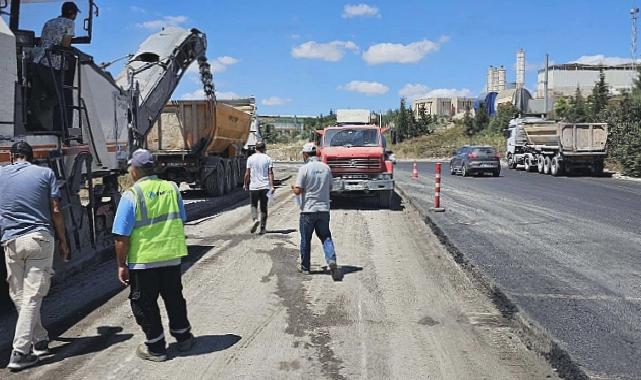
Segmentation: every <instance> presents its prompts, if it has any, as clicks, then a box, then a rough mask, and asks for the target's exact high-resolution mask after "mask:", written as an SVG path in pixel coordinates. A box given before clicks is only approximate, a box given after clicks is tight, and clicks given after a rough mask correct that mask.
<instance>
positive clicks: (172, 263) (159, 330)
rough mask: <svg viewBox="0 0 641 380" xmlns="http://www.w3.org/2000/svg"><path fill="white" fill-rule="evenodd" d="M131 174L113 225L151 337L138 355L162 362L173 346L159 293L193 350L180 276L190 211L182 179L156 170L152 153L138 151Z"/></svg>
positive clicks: (181, 343) (121, 273) (127, 281)
mask: <svg viewBox="0 0 641 380" xmlns="http://www.w3.org/2000/svg"><path fill="white" fill-rule="evenodd" d="M129 174H130V175H131V178H132V179H133V180H134V181H135V183H134V185H133V186H132V188H131V189H129V190H128V191H126V192H125V193H124V194H123V196H122V198H121V200H120V203H119V204H118V210H117V211H116V217H115V219H114V224H113V233H114V234H115V235H116V256H117V261H118V280H119V281H120V282H121V283H122V284H123V285H125V286H128V285H129V286H131V291H130V294H129V299H130V301H131V309H132V311H133V314H134V316H135V318H136V322H138V324H139V325H140V327H141V328H142V330H143V332H144V333H145V336H146V340H145V343H144V344H140V345H139V346H138V348H137V350H136V354H137V355H138V356H139V357H140V358H142V359H145V360H150V361H154V362H161V361H165V360H167V347H166V341H165V334H164V332H163V325H162V320H161V318H160V310H159V309H158V296H159V295H160V297H162V299H163V301H164V304H165V307H166V309H167V315H168V316H169V331H170V333H171V335H172V336H173V337H174V338H175V339H176V340H177V341H178V344H177V348H178V350H179V351H187V350H189V349H191V347H192V346H193V343H194V337H193V335H192V334H191V325H190V324H189V320H188V319H187V303H186V301H185V298H184V297H183V294H182V283H181V278H180V275H181V271H180V264H181V258H182V257H183V256H186V255H187V244H186V241H185V232H184V227H183V223H184V222H185V221H186V219H187V215H186V213H185V206H184V204H183V200H182V197H181V196H180V191H179V190H178V187H177V186H176V184H175V183H173V182H169V181H164V180H161V179H159V178H158V177H157V176H155V175H154V157H153V155H152V154H151V152H149V151H148V150H145V149H138V150H136V151H135V152H134V153H133V154H132V157H131V160H129Z"/></svg>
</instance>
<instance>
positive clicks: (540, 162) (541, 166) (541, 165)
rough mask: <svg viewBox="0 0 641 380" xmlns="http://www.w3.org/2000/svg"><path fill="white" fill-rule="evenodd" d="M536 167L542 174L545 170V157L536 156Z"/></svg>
mask: <svg viewBox="0 0 641 380" xmlns="http://www.w3.org/2000/svg"><path fill="white" fill-rule="evenodd" d="M536 169H537V171H538V172H539V173H541V174H543V173H544V172H545V158H544V157H543V156H537V157H536Z"/></svg>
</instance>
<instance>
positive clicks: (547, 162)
mask: <svg viewBox="0 0 641 380" xmlns="http://www.w3.org/2000/svg"><path fill="white" fill-rule="evenodd" d="M551 161H552V160H551V159H550V157H549V156H546V157H545V158H544V159H543V174H550V166H551Z"/></svg>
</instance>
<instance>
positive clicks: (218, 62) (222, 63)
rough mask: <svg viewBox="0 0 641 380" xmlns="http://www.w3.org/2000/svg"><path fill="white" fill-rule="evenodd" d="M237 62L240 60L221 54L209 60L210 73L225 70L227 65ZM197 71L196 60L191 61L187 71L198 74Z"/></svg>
mask: <svg viewBox="0 0 641 380" xmlns="http://www.w3.org/2000/svg"><path fill="white" fill-rule="evenodd" d="M238 62H240V60H239V59H237V58H234V57H229V56H222V57H218V58H216V59H211V60H209V65H210V66H211V72H212V73H220V72H223V71H225V70H227V67H228V66H231V65H235V64H236V63H238ZM198 72H199V68H198V62H197V61H194V63H192V64H191V66H189V68H188V69H187V73H188V74H198Z"/></svg>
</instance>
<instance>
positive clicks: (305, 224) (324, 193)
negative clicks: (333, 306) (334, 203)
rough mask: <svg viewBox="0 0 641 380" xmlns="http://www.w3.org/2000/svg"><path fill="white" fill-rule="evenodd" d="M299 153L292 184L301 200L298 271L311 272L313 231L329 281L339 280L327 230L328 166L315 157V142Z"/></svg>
mask: <svg viewBox="0 0 641 380" xmlns="http://www.w3.org/2000/svg"><path fill="white" fill-rule="evenodd" d="M301 153H302V154H303V158H304V159H305V165H303V166H302V167H301V168H300V169H299V170H298V176H297V178H296V184H295V185H292V191H293V193H294V194H295V195H296V196H299V197H301V202H300V203H301V205H300V210H301V211H300V222H299V229H300V256H301V267H300V271H301V273H304V274H309V273H310V265H311V262H310V261H311V258H310V255H311V242H312V234H313V233H314V232H316V236H318V238H319V239H320V241H321V243H322V244H323V251H324V252H325V261H327V265H328V266H329V270H330V272H331V274H332V279H334V281H340V280H342V278H343V273H342V272H341V270H340V268H339V267H338V264H337V263H336V251H335V249H334V241H333V240H332V233H331V231H330V230H329V210H330V199H329V193H330V191H331V190H332V180H333V179H332V172H331V170H330V168H329V166H327V164H325V163H324V162H322V161H320V160H319V159H318V157H317V156H316V145H314V143H307V144H305V145H304V146H303V150H302V151H301Z"/></svg>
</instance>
